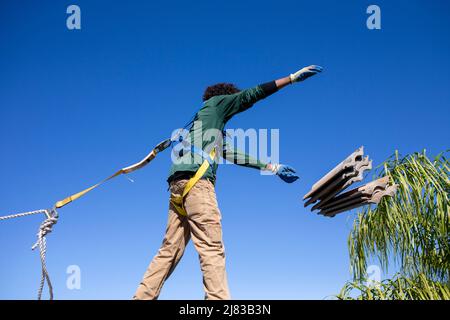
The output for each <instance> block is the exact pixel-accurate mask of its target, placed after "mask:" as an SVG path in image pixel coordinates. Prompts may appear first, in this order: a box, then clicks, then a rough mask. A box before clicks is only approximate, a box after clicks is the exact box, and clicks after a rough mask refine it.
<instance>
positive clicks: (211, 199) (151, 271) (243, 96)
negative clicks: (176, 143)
mask: <svg viewBox="0 0 450 320" xmlns="http://www.w3.org/2000/svg"><path fill="white" fill-rule="evenodd" d="M321 71H322V68H321V67H319V66H315V65H312V66H309V67H305V68H303V69H301V70H299V71H297V72H295V73H293V74H291V75H289V76H288V77H285V78H281V79H278V80H276V81H272V82H268V83H265V84H262V85H259V86H256V87H254V88H250V89H247V90H243V91H240V90H239V89H238V88H236V87H235V86H234V85H233V84H228V83H220V84H216V85H214V86H210V87H208V88H207V89H206V91H205V93H204V95H203V101H204V105H203V107H202V108H201V109H200V110H199V111H198V112H197V114H196V115H195V118H194V120H195V121H198V122H200V123H201V130H200V134H203V133H204V132H205V131H207V130H210V129H214V130H217V131H219V132H223V130H224V127H225V124H226V123H227V122H228V121H229V120H230V119H231V118H232V117H233V116H234V115H236V114H238V113H240V112H242V111H245V110H247V109H248V108H250V107H251V106H252V105H253V104H254V103H256V102H257V101H259V100H261V99H264V98H266V97H268V96H269V95H271V94H273V93H275V92H276V91H278V90H280V89H281V88H283V87H285V86H287V85H289V84H293V83H296V82H300V81H303V80H305V79H307V78H309V77H311V76H313V75H315V74H317V73H319V72H321ZM192 130H193V129H192V128H191V129H190V131H189V133H190V134H191V133H192V135H193V136H195V135H196V134H197V133H198V132H192ZM217 138H218V137H214V138H213V139H209V140H208V139H206V141H202V143H201V145H196V147H197V149H200V150H201V151H200V152H203V154H202V155H203V157H202V158H206V157H207V156H204V155H205V154H208V152H204V151H206V149H207V146H208V145H211V144H212V142H213V140H217ZM194 141H195V138H194ZM194 145H195V142H194ZM214 145H215V146H216V147H217V144H214ZM194 153H195V152H191V153H188V154H185V155H181V157H190V158H194V156H195V154H194ZM223 156H224V157H225V158H226V159H227V160H230V161H232V162H234V163H236V164H239V165H244V166H247V167H252V168H256V169H259V170H269V171H271V172H273V173H274V174H277V175H278V176H279V177H280V178H281V179H283V180H284V181H286V182H288V183H291V182H294V181H295V180H297V179H298V177H297V176H296V175H295V171H294V170H293V169H292V168H290V167H288V166H284V165H280V164H265V163H262V162H260V161H258V160H256V161H250V160H252V159H250V158H249V156H247V155H245V154H243V153H240V152H238V151H236V150H231V151H230V150H226V149H224V154H223ZM212 158H214V157H212ZM208 160H209V159H208ZM200 167H201V162H200V163H199V162H198V161H181V162H179V163H178V162H177V163H174V164H173V165H172V167H171V170H170V174H169V178H168V182H169V188H170V192H171V201H170V202H169V218H168V223H167V229H166V234H165V237H164V240H163V243H162V245H161V248H160V249H159V251H158V253H157V254H156V256H155V257H154V258H153V260H152V262H151V263H150V265H149V267H148V269H147V271H146V272H145V274H144V277H143V279H142V281H141V283H140V285H139V287H138V289H137V291H136V293H135V296H134V299H157V298H158V296H159V293H160V291H161V288H162V285H163V283H164V281H165V280H166V279H167V278H168V277H169V276H170V274H171V273H172V272H173V271H174V269H175V267H176V265H177V263H178V262H179V261H180V259H181V257H182V256H183V252H184V249H185V248H186V245H187V244H188V242H189V240H190V238H192V240H193V243H194V246H195V248H196V250H197V252H198V254H199V257H200V266H201V270H202V272H203V285H204V290H205V299H230V293H229V290H228V283H227V276H226V271H225V251H224V246H223V242H222V226H221V213H220V211H219V208H218V205H217V200H216V195H215V191H214V183H215V179H216V170H217V163H212V164H211V165H209V164H206V166H205V168H207V170H206V171H205V173H204V174H202V175H201V179H200V180H198V181H196V182H195V183H194V185H193V187H192V189H190V190H189V191H188V193H187V194H186V195H185V197H182V194H183V191H185V188H186V185H187V184H188V181H189V180H190V179H192V177H193V176H194V175H195V173H196V172H197V171H198V170H199V168H200ZM174 197H179V198H180V199H181V202H182V203H181V206H182V207H183V208H182V210H181V209H180V208H179V207H177V206H176V205H175V203H174V201H173V199H174Z"/></svg>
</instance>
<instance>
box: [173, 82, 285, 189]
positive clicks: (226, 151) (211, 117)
mask: <svg viewBox="0 0 450 320" xmlns="http://www.w3.org/2000/svg"><path fill="white" fill-rule="evenodd" d="M274 86H275V83H268V84H263V85H258V86H256V87H253V88H250V89H246V90H243V91H240V92H238V93H235V94H231V95H220V96H214V97H212V98H210V99H209V100H207V101H205V102H204V104H203V107H202V108H201V109H200V110H199V111H198V112H197V114H196V115H195V117H194V125H193V126H192V128H191V129H190V130H189V135H190V141H191V143H192V144H194V145H195V146H197V147H198V148H201V149H202V150H206V148H207V147H208V146H212V145H213V144H214V143H215V141H217V137H216V135H217V134H222V132H223V130H224V128H225V124H226V123H227V122H228V121H229V120H230V119H231V118H232V117H233V116H234V115H236V114H238V113H240V112H242V111H245V110H247V109H248V108H250V107H251V106H252V105H253V104H254V103H256V102H257V101H259V100H261V99H264V98H265V97H267V96H268V95H270V94H272V93H273V92H275V91H276V89H274ZM275 88H276V87H275ZM200 127H201V130H199V129H200ZM210 129H214V130H210ZM211 132H212V133H213V134H210V133H211ZM214 132H215V133H216V134H214ZM197 141H201V146H200V144H199V143H197ZM222 151H223V152H222V154H221V156H223V157H224V158H225V159H227V160H228V161H230V162H233V163H236V164H238V165H243V166H246V167H251V168H257V169H262V168H264V167H265V166H266V164H265V163H262V162H261V161H259V160H256V159H253V158H251V157H250V156H248V155H247V154H245V153H243V152H240V151H238V150H231V149H230V147H229V146H227V145H225V144H224V148H223V150H222ZM194 156H195V155H194V154H193V153H187V154H185V155H184V156H182V157H181V158H179V162H180V163H173V164H172V166H171V168H170V172H169V178H168V180H169V181H170V180H171V178H172V177H173V176H175V175H177V174H179V173H185V172H186V173H192V174H193V173H195V172H196V171H197V170H198V168H199V167H200V165H201V161H198V156H197V161H194ZM217 167H218V164H217V163H214V164H213V165H212V166H210V167H209V168H208V170H207V171H206V173H205V175H204V176H203V178H208V179H210V180H211V181H215V179H216V172H217Z"/></svg>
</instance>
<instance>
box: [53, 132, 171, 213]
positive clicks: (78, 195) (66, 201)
mask: <svg viewBox="0 0 450 320" xmlns="http://www.w3.org/2000/svg"><path fill="white" fill-rule="evenodd" d="M170 143H171V141H170V139H167V140H164V141H162V142H160V143H159V144H158V145H157V146H156V147H155V148H153V150H152V151H150V153H149V154H148V155H147V156H146V157H145V158H144V159H142V160H141V161H139V162H138V163H135V164H133V165H131V166H128V167H125V168H122V169H120V170H119V171H117V172H116V173H114V174H113V175H111V176H109V177H108V178H106V179H104V180H103V181H101V182H99V183H97V184H95V185H93V186H91V187H89V188H87V189H84V190H83V191H80V192H78V193H75V194H73V195H71V196H69V197H67V198H64V199H63V200H60V201H58V202H56V204H55V208H62V207H64V206H65V205H66V204H69V203H71V202H72V201H75V200H77V199H78V198H81V197H82V196H84V195H85V194H86V193H88V192H89V191H91V190H93V189H95V188H97V187H98V186H100V185H102V184H103V183H105V182H106V181H108V180H111V179H112V178H115V177H117V176H119V175H121V174H127V173H130V172H133V171H135V170H138V169H141V168H142V167H144V166H145V165H147V164H148V163H149V162H150V161H152V160H153V159H154V158H155V157H156V154H157V153H159V152H161V151H163V150H164V149H166V148H167V147H168V146H170Z"/></svg>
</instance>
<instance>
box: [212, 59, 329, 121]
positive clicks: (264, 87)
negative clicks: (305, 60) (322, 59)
mask: <svg viewBox="0 0 450 320" xmlns="http://www.w3.org/2000/svg"><path fill="white" fill-rule="evenodd" d="M322 70H323V69H322V67H320V66H316V65H311V66H308V67H304V68H302V69H300V70H298V71H297V72H295V73H292V74H290V75H289V76H287V77H284V78H280V79H278V80H275V81H270V82H267V83H264V84H261V85H259V86H256V87H254V88H250V89H246V90H243V91H241V92H239V93H236V94H233V95H230V96H228V97H227V98H225V99H224V100H223V101H222V102H221V104H219V107H221V108H223V112H224V115H225V119H226V120H229V119H230V118H231V117H233V116H234V115H235V114H237V113H239V112H242V111H244V110H247V109H248V108H250V107H251V106H252V105H253V104H254V103H256V102H257V101H259V100H261V99H264V98H266V97H268V96H270V95H271V94H273V93H275V92H277V91H278V90H280V89H282V88H284V87H285V86H287V85H289V84H293V83H296V82H301V81H304V80H306V79H308V78H309V77H312V76H313V75H315V74H318V73H320V72H322Z"/></svg>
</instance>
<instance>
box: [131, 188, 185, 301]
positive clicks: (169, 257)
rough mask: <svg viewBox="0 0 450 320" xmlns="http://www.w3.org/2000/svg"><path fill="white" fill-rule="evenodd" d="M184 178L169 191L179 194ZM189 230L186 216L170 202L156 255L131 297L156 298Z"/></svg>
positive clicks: (182, 248) (183, 245) (175, 261)
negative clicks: (177, 210) (163, 233)
mask: <svg viewBox="0 0 450 320" xmlns="http://www.w3.org/2000/svg"><path fill="white" fill-rule="evenodd" d="M184 184H186V180H184V182H183V180H180V181H177V182H174V183H173V184H171V186H170V189H171V190H170V191H171V192H173V193H177V194H179V193H180V192H182V191H183V188H182V187H183V186H184ZM189 238H190V231H189V224H188V222H187V218H186V217H183V216H181V215H179V214H178V213H177V212H176V210H175V208H174V207H173V206H172V204H169V219H168V222H167V229H166V234H165V237H164V240H163V243H162V245H161V248H160V249H159V251H158V253H157V254H156V256H155V257H154V258H153V260H152V262H151V263H150V265H149V266H148V269H147V271H146V272H145V274H144V277H143V279H142V281H141V283H140V285H139V287H138V288H137V290H136V293H135V295H134V297H133V299H137V300H151V299H157V298H158V296H159V293H160V291H161V287H162V285H163V284H164V281H165V280H166V279H167V278H168V277H169V276H170V274H171V273H172V272H173V270H174V269H175V267H176V266H177V264H178V262H179V261H180V259H181V257H182V256H183V253H184V249H185V248H186V245H187V244H188V242H189Z"/></svg>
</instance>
